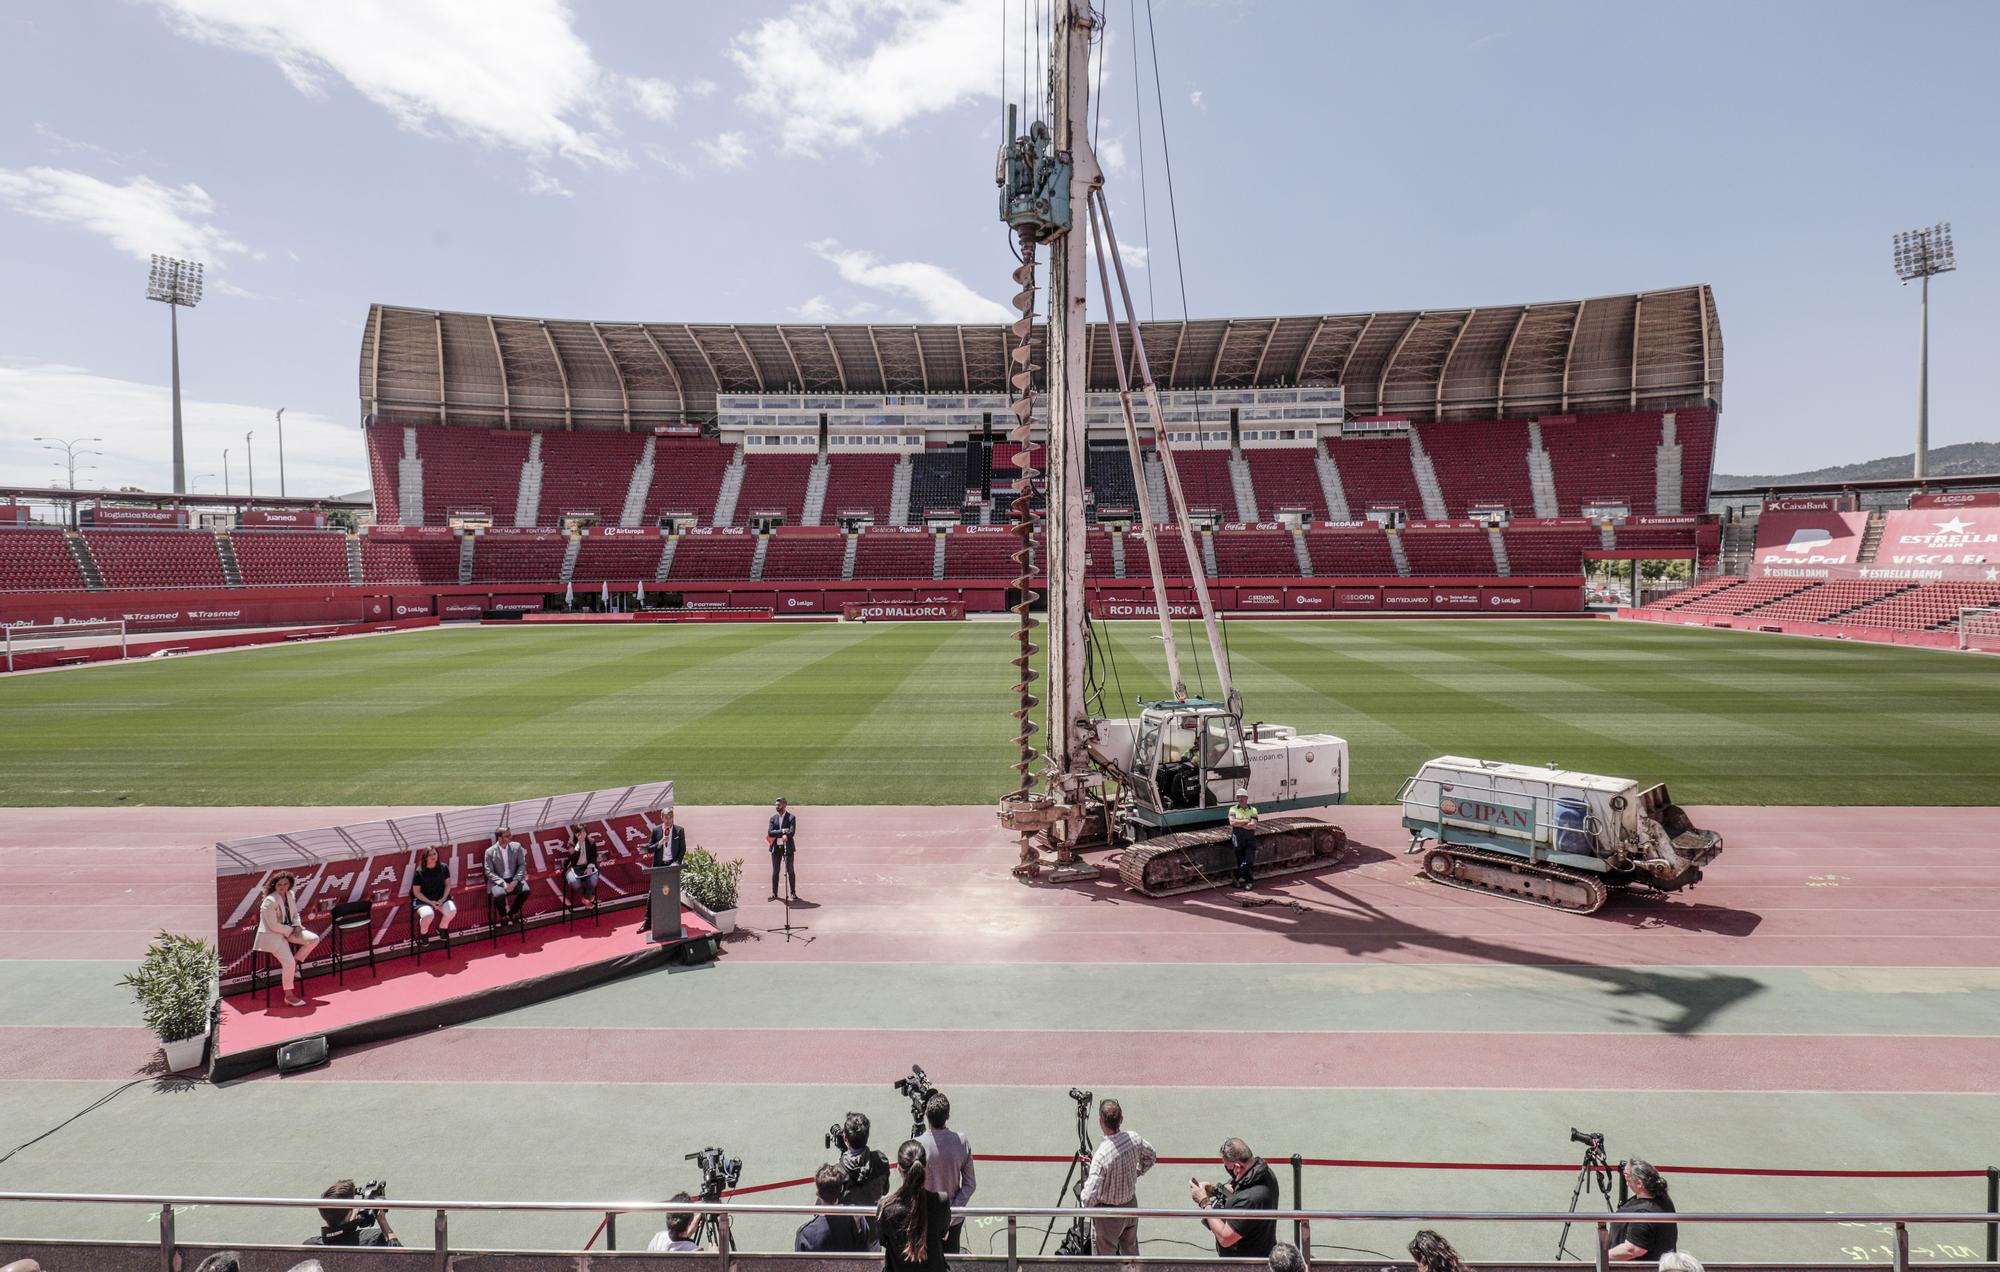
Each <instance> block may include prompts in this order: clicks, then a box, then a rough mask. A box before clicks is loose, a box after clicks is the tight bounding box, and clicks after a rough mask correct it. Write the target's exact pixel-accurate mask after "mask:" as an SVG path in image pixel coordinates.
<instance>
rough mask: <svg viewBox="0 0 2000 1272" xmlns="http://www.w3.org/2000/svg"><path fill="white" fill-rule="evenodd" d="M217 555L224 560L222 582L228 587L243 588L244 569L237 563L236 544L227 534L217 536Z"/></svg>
mask: <svg viewBox="0 0 2000 1272" xmlns="http://www.w3.org/2000/svg"><path fill="white" fill-rule="evenodd" d="M215 554H216V556H218V557H220V558H222V582H223V584H224V585H225V586H228V587H242V586H243V568H242V566H240V565H239V564H237V561H236V544H235V543H234V542H233V541H232V540H231V538H230V536H228V535H226V534H218V535H216V536H215Z"/></svg>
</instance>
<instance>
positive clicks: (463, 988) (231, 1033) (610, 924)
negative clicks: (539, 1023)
mask: <svg viewBox="0 0 2000 1272" xmlns="http://www.w3.org/2000/svg"><path fill="white" fill-rule="evenodd" d="M644 917H645V915H644V911H643V909H641V908H640V907H636V906H622V907H619V908H618V909H615V910H614V909H610V908H607V909H605V910H604V911H603V912H602V913H601V914H600V915H599V916H598V918H597V920H596V922H594V923H593V922H592V921H591V920H589V919H587V918H582V919H578V920H577V923H576V927H575V929H574V930H573V931H572V930H571V929H570V928H569V927H568V925H566V924H564V923H563V922H561V921H556V922H550V923H544V924H541V925H539V926H534V927H530V928H529V929H528V930H527V933H526V939H523V937H522V935H521V934H520V933H517V932H514V931H511V930H510V931H507V932H504V933H502V934H501V936H500V939H499V941H498V943H497V944H496V943H495V942H494V941H492V940H491V939H490V938H489V937H488V936H487V934H486V932H485V931H484V929H475V930H474V931H473V932H470V933H467V934H463V935H460V934H454V936H453V940H452V947H451V953H450V955H449V957H447V956H446V955H445V954H444V953H443V952H442V951H440V950H438V949H436V948H435V947H433V948H432V949H430V950H427V951H426V952H425V953H424V957H423V961H422V962H421V963H420V962H418V961H417V960H416V959H415V958H412V957H409V956H407V955H399V956H397V957H396V958H393V959H383V960H380V961H378V963H377V965H376V967H375V969H374V970H373V971H371V970H369V967H368V960H367V958H366V957H365V956H363V957H362V958H360V959H359V960H358V961H357V960H356V959H355V958H354V957H353V956H352V955H350V956H349V959H348V967H347V973H346V978H345V983H342V981H341V980H340V979H337V978H336V977H335V976H333V975H332V974H331V973H324V974H321V973H318V971H317V969H318V967H319V961H318V960H317V959H315V960H314V968H315V974H314V975H313V976H311V977H310V978H308V979H306V980H304V981H303V982H301V984H300V987H299V992H300V993H301V994H302V995H304V997H305V1000H306V1005H305V1006H304V1007H289V1006H287V1005H286V1004H285V1001H284V994H283V991H281V990H279V989H277V988H275V987H274V988H273V989H272V990H271V994H270V1005H269V1006H268V1007H267V1006H265V1001H264V992H263V991H262V990H261V989H260V990H259V991H258V992H257V993H256V994H255V995H252V994H248V993H237V994H231V995H229V996H228V997H226V998H224V999H223V1000H222V1003H221V1007H220V1009H219V1013H218V1019H217V1025H216V1040H215V1045H214V1048H213V1050H212V1054H211V1059H210V1061H209V1077H210V1078H211V1079H212V1080H213V1081H216V1082H224V1081H227V1080H229V1079H231V1078H239V1077H243V1076H245V1075H246V1074H251V1073H256V1072H258V1071H260V1070H263V1069H269V1068H271V1067H272V1066H274V1065H275V1064H276V1063H277V1055H278V1049H279V1048H280V1047H283V1046H284V1045H285V1044H287V1043H290V1042H296V1041H298V1040H299V1039H301V1038H312V1037H316V1036H319V1035H322V1034H323V1035H325V1037H326V1040H327V1045H328V1049H329V1052H330V1054H331V1058H332V1062H333V1063H334V1064H336V1065H338V1064H339V1063H340V1053H341V1050H342V1049H343V1048H346V1047H354V1046H359V1045H362V1044H364V1043H373V1042H383V1041H386V1040H388V1039H391V1038H401V1037H406V1036H408V1035H410V1034H416V1033H425V1032H428V1031H430V1030H433V1029H437V1028H441V1027H443V1026H445V1025H455V1024H460V1023H462V1022H464V1021H468V1020H477V1019H479V1018H481V1017H483V1016H491V1015H494V1014H496V1013H498V1012H503V1011H509V1010H512V1009H513V1008H516V1007H522V1006H525V1005H527V1004H529V1003H536V1002H541V1001H543V1000H544V999H549V998H556V997H560V996H561V995H563V994H568V993H573V992H575V991H576V990H579V989H586V988H589V987H590V986H592V985H599V984H603V983H604V982H606V981H611V980H616V979H618V978H619V977H622V976H629V975H631V974H633V973H635V972H640V971H644V970H646V969H648V968H653V967H659V966H663V965H665V964H668V963H698V962H706V961H707V960H709V959H711V958H714V957H715V953H716V949H717V944H718V934H717V933H716V930H715V928H714V927H712V926H711V925H710V924H709V923H708V922H707V921H706V920H704V919H703V918H702V917H701V916H700V915H699V914H696V913H695V912H694V911H692V910H689V909H686V908H683V909H682V910H681V932H682V939H681V940H680V941H679V942H677V943H672V944H658V945H656V944H653V943H652V942H650V941H649V940H647V933H646V929H645V927H644V926H643V920H644Z"/></svg>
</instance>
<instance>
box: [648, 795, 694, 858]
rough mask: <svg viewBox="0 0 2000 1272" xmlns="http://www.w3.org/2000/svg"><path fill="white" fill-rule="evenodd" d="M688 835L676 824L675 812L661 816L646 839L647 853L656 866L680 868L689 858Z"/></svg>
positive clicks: (669, 811) (664, 813) (667, 812)
mask: <svg viewBox="0 0 2000 1272" xmlns="http://www.w3.org/2000/svg"><path fill="white" fill-rule="evenodd" d="M687 851H688V833H687V831H686V830H685V829H683V828H682V827H680V826H676V825H675V824H674V810H673V809H671V808H669V809H667V810H666V811H665V812H663V813H661V814H660V820H659V821H658V822H657V823H655V824H654V826H653V830H652V833H651V834H650V835H649V836H648V837H647V839H646V853H647V855H648V856H649V857H650V858H651V860H652V864H653V865H656V866H678V865H680V864H681V862H682V861H683V860H684V859H685V858H686V857H687Z"/></svg>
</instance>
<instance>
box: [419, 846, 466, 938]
mask: <svg viewBox="0 0 2000 1272" xmlns="http://www.w3.org/2000/svg"><path fill="white" fill-rule="evenodd" d="M410 904H412V905H414V906H416V907H417V930H418V931H419V932H426V933H428V932H429V931H430V930H431V924H432V923H433V922H436V923H437V925H438V934H439V935H443V934H444V933H446V932H449V931H451V921H452V920H453V919H455V918H457V917H458V905H457V903H456V902H454V901H453V900H452V899H451V871H449V870H447V869H446V868H445V866H444V864H443V863H442V862H440V861H439V860H438V850H437V849H435V848H426V849H424V852H423V856H421V857H419V858H417V873H416V874H415V875H414V876H413V877H412V878H411V879H410ZM440 916H441V917H440Z"/></svg>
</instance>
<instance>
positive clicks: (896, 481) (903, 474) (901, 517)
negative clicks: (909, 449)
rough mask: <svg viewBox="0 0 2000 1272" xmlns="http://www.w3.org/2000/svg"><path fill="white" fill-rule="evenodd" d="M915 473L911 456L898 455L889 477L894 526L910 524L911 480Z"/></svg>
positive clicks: (891, 521) (890, 510)
mask: <svg viewBox="0 0 2000 1272" xmlns="http://www.w3.org/2000/svg"><path fill="white" fill-rule="evenodd" d="M914 475H915V474H914V471H913V469H912V467H911V464H910V457H909V456H908V455H903V456H900V457H898V458H897V460H896V468H895V471H894V472H893V473H891V474H890V477H889V524H890V525H892V526H906V525H909V524H910V482H911V479H912V478H913V477H914Z"/></svg>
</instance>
